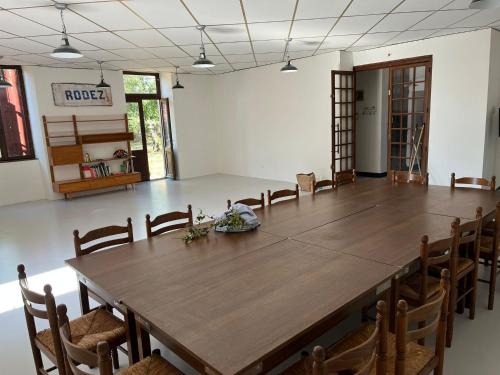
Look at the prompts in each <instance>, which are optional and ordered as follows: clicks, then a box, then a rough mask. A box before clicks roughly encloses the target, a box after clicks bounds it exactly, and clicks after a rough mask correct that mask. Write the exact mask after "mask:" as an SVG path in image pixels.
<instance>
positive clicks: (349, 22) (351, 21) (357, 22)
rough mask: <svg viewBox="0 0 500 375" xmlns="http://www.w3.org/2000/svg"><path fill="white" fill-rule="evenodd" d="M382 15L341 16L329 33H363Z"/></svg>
mask: <svg viewBox="0 0 500 375" xmlns="http://www.w3.org/2000/svg"><path fill="white" fill-rule="evenodd" d="M383 17H384V16H383V15H370V16H357V17H342V18H341V19H340V20H339V22H337V24H336V25H335V27H334V28H333V30H332V32H331V33H330V35H347V34H363V33H365V32H367V31H368V30H370V29H371V28H372V27H373V26H374V25H375V24H376V23H377V22H379V21H380V20H381V19H382V18H383Z"/></svg>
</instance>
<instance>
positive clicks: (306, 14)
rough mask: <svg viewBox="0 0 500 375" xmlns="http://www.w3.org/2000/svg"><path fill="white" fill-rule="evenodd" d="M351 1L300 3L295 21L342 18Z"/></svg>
mask: <svg viewBox="0 0 500 375" xmlns="http://www.w3.org/2000/svg"><path fill="white" fill-rule="evenodd" d="M350 1H351V0H336V1H332V0H306V1H299V6H298V8H297V14H296V15H295V19H303V18H324V17H340V15H341V14H342V12H343V11H344V10H345V8H346V7H347V5H348V4H349V2H350Z"/></svg>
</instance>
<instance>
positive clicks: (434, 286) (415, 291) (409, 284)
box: [399, 270, 440, 300]
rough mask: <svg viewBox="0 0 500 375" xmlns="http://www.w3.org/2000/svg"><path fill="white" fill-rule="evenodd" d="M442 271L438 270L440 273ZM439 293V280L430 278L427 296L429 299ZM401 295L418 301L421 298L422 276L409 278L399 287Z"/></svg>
mask: <svg viewBox="0 0 500 375" xmlns="http://www.w3.org/2000/svg"><path fill="white" fill-rule="evenodd" d="M439 271H440V270H438V272H439ZM438 292H439V279H438V278H436V277H432V276H429V277H428V278H427V296H426V298H427V299H429V298H431V297H432V296H434V295H435V294H437V293H438ZM399 293H400V294H401V295H402V296H404V297H406V298H409V299H412V300H418V299H419V298H420V275H419V274H413V275H411V276H409V277H408V278H407V279H405V280H404V282H402V283H401V285H400V287H399Z"/></svg>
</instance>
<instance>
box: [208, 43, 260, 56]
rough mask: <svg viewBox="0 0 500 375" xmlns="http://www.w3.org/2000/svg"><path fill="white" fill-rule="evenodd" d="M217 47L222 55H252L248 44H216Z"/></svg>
mask: <svg viewBox="0 0 500 375" xmlns="http://www.w3.org/2000/svg"><path fill="white" fill-rule="evenodd" d="M217 47H219V50H220V51H221V52H222V53H223V54H226V53H227V54H241V53H252V47H251V45H250V42H236V43H217Z"/></svg>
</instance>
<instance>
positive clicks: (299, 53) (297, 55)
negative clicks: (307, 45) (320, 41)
mask: <svg viewBox="0 0 500 375" xmlns="http://www.w3.org/2000/svg"><path fill="white" fill-rule="evenodd" d="M312 54H313V51H290V58H291V59H301V58H303V57H308V56H312Z"/></svg>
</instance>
